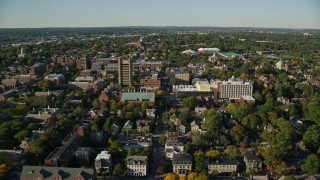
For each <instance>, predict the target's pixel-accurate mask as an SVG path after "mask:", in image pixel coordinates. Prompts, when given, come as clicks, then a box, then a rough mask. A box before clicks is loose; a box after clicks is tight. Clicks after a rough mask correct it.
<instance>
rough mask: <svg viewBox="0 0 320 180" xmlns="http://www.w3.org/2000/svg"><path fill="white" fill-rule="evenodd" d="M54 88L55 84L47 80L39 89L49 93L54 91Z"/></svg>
mask: <svg viewBox="0 0 320 180" xmlns="http://www.w3.org/2000/svg"><path fill="white" fill-rule="evenodd" d="M53 86H54V83H53V82H52V81H49V80H47V79H45V80H43V81H42V82H41V83H40V85H39V87H40V88H41V89H42V91H48V90H50V89H52V88H53Z"/></svg>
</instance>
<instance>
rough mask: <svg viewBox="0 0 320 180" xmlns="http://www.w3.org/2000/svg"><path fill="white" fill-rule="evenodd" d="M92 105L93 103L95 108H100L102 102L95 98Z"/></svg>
mask: <svg viewBox="0 0 320 180" xmlns="http://www.w3.org/2000/svg"><path fill="white" fill-rule="evenodd" d="M91 103H92V106H93V107H95V108H97V107H99V106H100V102H99V100H98V98H95V99H94V100H93V101H92V102H91Z"/></svg>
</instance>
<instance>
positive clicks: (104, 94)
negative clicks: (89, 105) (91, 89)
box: [98, 89, 110, 103]
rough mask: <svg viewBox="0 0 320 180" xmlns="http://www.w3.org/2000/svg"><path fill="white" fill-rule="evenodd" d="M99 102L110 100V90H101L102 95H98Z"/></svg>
mask: <svg viewBox="0 0 320 180" xmlns="http://www.w3.org/2000/svg"><path fill="white" fill-rule="evenodd" d="M98 99H99V102H100V103H102V102H108V101H109V100H110V98H109V95H108V90H107V89H104V90H103V91H101V93H100V96H99V97H98Z"/></svg>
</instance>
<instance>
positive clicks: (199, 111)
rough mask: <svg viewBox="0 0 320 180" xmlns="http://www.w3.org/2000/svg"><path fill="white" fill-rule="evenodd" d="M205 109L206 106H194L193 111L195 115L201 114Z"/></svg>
mask: <svg viewBox="0 0 320 180" xmlns="http://www.w3.org/2000/svg"><path fill="white" fill-rule="evenodd" d="M206 110H207V108H205V107H195V108H194V111H195V113H196V115H197V116H201V114H202V113H203V112H204V111H206Z"/></svg>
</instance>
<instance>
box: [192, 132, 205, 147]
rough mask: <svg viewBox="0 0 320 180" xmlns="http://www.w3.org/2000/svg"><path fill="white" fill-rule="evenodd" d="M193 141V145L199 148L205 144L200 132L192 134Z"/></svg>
mask: <svg viewBox="0 0 320 180" xmlns="http://www.w3.org/2000/svg"><path fill="white" fill-rule="evenodd" d="M191 139H192V143H193V144H195V145H197V146H198V145H200V144H202V143H204V142H203V137H202V135H201V133H200V132H199V131H196V132H193V133H191Z"/></svg>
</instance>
